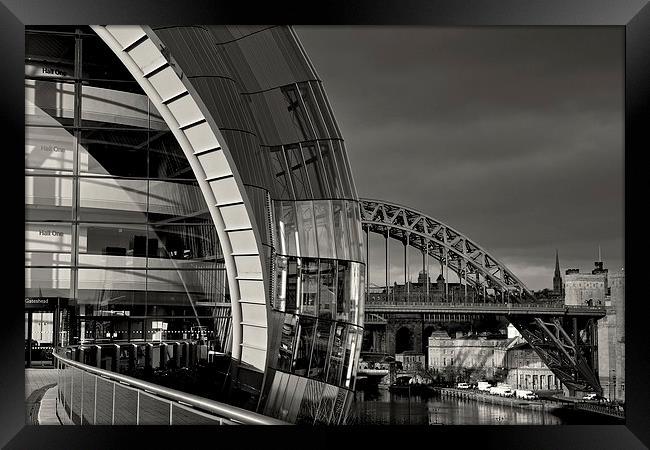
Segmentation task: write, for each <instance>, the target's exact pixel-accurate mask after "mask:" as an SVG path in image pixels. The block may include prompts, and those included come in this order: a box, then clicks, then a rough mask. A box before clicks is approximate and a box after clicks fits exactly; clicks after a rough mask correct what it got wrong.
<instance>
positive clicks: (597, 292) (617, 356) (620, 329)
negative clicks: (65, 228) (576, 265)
mask: <svg viewBox="0 0 650 450" xmlns="http://www.w3.org/2000/svg"><path fill="white" fill-rule="evenodd" d="M564 291H565V297H564V303H565V304H566V305H593V306H604V307H605V310H606V315H605V317H604V318H602V319H600V320H599V321H598V377H599V380H600V384H601V386H602V388H603V395H604V396H605V397H607V398H609V399H611V400H620V401H624V400H625V274H624V272H623V271H622V270H621V271H620V272H618V273H611V274H610V273H609V271H608V269H605V268H603V262H602V261H597V262H595V268H594V269H593V270H592V271H591V273H580V271H579V270H578V269H569V270H567V271H566V277H565V281H564Z"/></svg>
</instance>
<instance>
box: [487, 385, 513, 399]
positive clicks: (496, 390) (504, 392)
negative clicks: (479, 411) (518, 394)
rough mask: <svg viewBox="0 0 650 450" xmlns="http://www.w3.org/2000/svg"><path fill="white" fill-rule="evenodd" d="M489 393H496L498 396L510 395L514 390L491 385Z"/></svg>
mask: <svg viewBox="0 0 650 450" xmlns="http://www.w3.org/2000/svg"><path fill="white" fill-rule="evenodd" d="M489 392H490V394H493V395H498V396H500V397H512V396H513V395H515V393H514V391H513V390H512V389H510V388H509V387H505V386H493V387H491V388H490V389H489Z"/></svg>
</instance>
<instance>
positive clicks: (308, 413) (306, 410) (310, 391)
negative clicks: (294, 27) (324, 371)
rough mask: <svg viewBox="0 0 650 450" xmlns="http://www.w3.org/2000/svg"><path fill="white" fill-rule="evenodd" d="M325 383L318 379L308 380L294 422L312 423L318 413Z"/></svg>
mask: <svg viewBox="0 0 650 450" xmlns="http://www.w3.org/2000/svg"><path fill="white" fill-rule="evenodd" d="M324 387H325V385H324V384H323V383H321V382H319V381H315V380H309V381H308V382H307V388H306V389H305V394H304V397H303V400H302V404H301V405H300V411H299V412H298V418H297V420H296V424H304V425H312V424H313V423H314V420H315V419H316V415H317V414H318V407H319V405H320V401H321V398H322V394H323V388H324Z"/></svg>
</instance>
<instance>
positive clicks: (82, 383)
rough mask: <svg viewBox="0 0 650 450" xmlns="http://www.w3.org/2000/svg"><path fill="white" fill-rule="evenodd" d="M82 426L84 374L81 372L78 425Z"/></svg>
mask: <svg viewBox="0 0 650 450" xmlns="http://www.w3.org/2000/svg"><path fill="white" fill-rule="evenodd" d="M84 364H85V362H84ZM83 424H84V373H83V372H81V405H80V406H79V425H83Z"/></svg>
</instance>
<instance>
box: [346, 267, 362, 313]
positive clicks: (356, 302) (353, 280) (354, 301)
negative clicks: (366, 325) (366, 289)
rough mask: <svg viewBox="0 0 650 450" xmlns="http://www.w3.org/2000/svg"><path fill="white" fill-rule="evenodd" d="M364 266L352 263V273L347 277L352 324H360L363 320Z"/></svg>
mask: <svg viewBox="0 0 650 450" xmlns="http://www.w3.org/2000/svg"><path fill="white" fill-rule="evenodd" d="M363 269H364V266H363V264H359V263H355V262H352V263H350V273H349V276H347V277H346V281H348V280H349V283H350V284H349V294H348V296H347V298H348V301H349V302H350V307H349V308H350V309H349V311H350V316H349V319H350V322H352V323H355V324H359V323H361V320H363V310H362V307H363V302H362V298H361V295H362V292H363V282H364V279H363V275H364V274H363V272H364V270H363Z"/></svg>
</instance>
